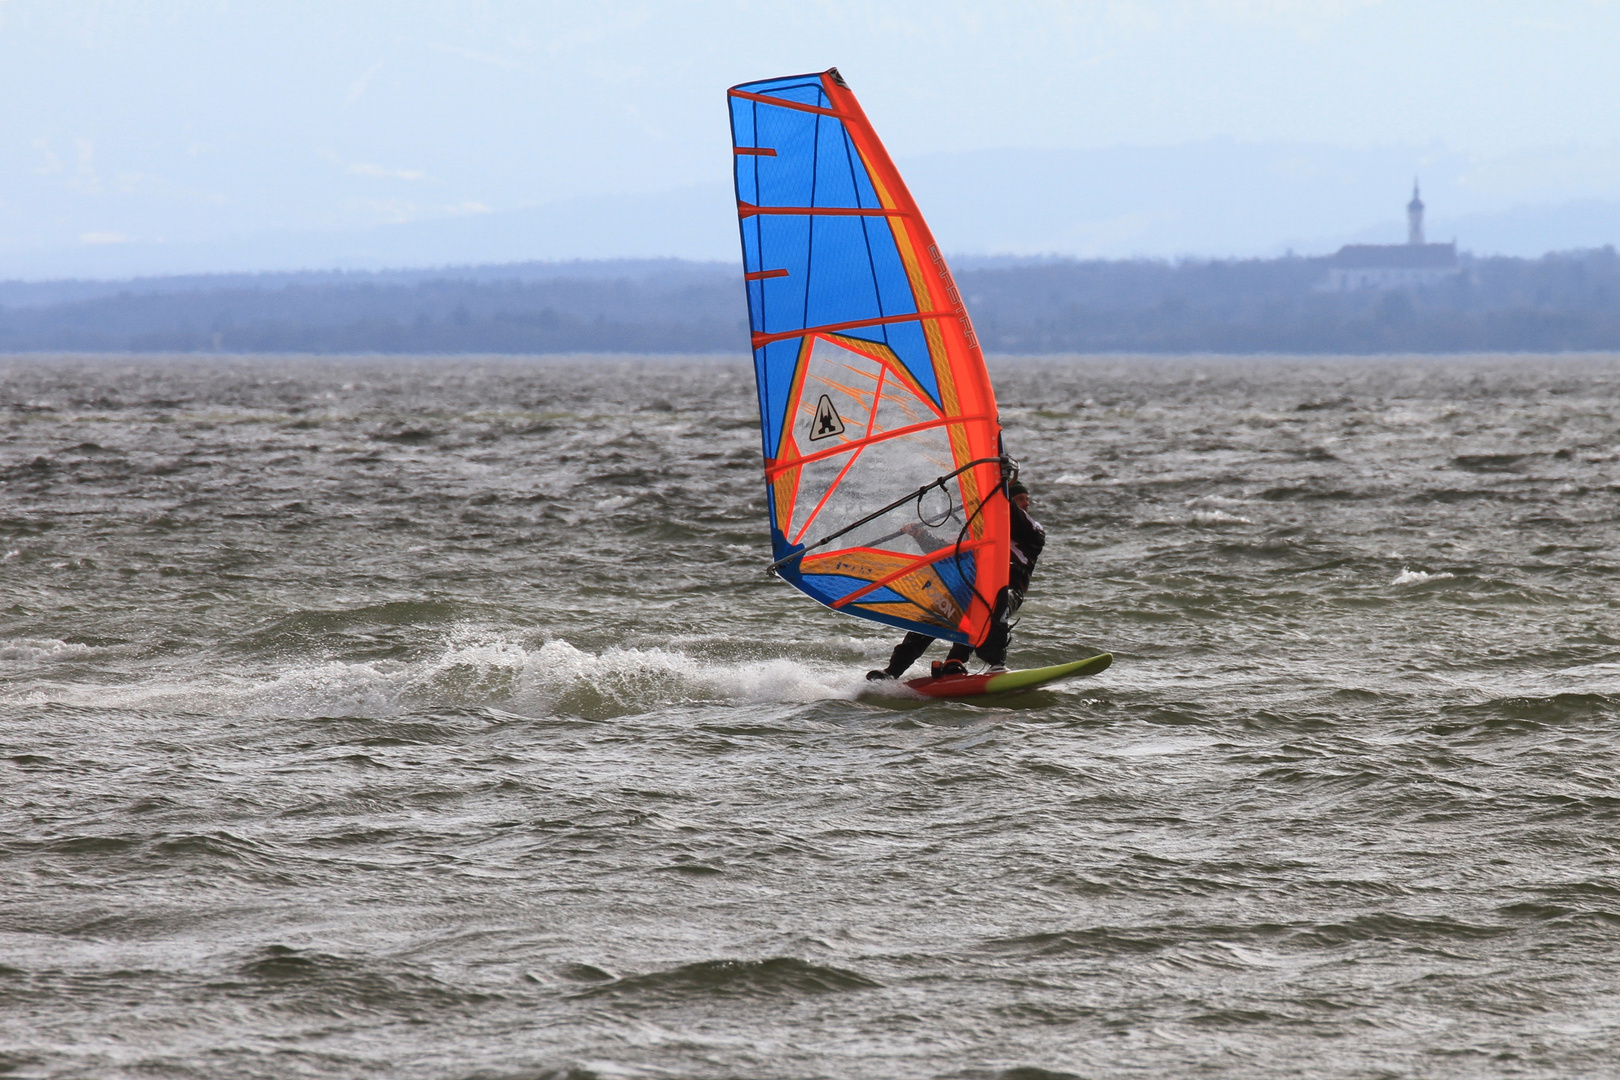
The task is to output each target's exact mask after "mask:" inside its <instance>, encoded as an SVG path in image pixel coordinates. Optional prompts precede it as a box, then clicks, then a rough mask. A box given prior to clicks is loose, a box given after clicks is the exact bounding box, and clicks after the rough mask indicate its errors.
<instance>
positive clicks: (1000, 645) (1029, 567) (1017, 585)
mask: <svg viewBox="0 0 1620 1080" xmlns="http://www.w3.org/2000/svg"><path fill="white" fill-rule="evenodd" d="M1007 510H1008V513H1007V517H1008V520H1009V523H1010V524H1011V525H1012V545H1011V548H1012V552H1011V557H1010V558H1009V559H1008V560H1007V585H1006V587H1005V588H1003V589H1002V590H1001V591H1000V592H998V593H997V594H996V605H995V610H994V611H993V612H992V613H991V617H990V632H989V633H988V634H987V635H985V639H984V644H982V645H980V646H979V647H978V648H974V647H973V646H971V645H966V644H963V643H962V642H956V643H955V644H953V645H952V646H951V652H950V655H949V656H948V657H946V659H947V660H958V661H962V660H966V659H967V658H968V657H969V656H971V655H973V654H974V653H977V654H978V656H979V659H980V660H983V661H984V662H985V663H987V664H989V665H990V666H992V667H994V666H996V665H997V664H1002V663H1005V662H1006V660H1007V642H1008V641H1009V640H1011V638H1012V618H1013V616H1014V615H1016V614H1018V609H1019V608H1020V607H1021V606H1023V603H1024V594H1025V593H1026V592H1028V591H1029V578H1030V575H1031V574H1033V573H1035V560H1037V559H1039V558H1040V557H1041V549H1042V548H1044V547H1045V546H1046V530H1045V529H1043V528H1041V525H1040V522H1038V521H1036V520H1035V519H1034V518H1032V517H1030V516H1029V515H1028V514H1026V513H1025V512H1024V511H1023V509H1022V508H1021V507H1020V506H1019V505H1018V504H1017V503H1013V504H1011V505H1010V506H1009V507H1008V508H1007ZM925 535H926V534H925ZM918 543H920V544H923V547H924V550H928V551H935V550H938V548H940V547H943V546H945V544H944V542H943V541H939V542H937V543H936V544H935V545H934V546H929V545H928V544H927V543H925V542H924V541H923V540H921V539H920V538H919V539H918ZM934 640H935V639H934V638H933V637H932V636H930V635H928V634H922V633H918V632H917V631H915V630H913V631H912V632H911V633H909V634H907V635H906V636H905V638H904V639H902V640H901V642H900V644H898V645H896V646H895V647H894V654H893V655H892V656H890V657H889V666H888V667H887V668H885V669H884V671H885V672H886V673H887V674H888V676H889V677H890V678H891V679H898V678H899V677H900V676H902V675H904V674H905V673H906V669H907V668H908V667H910V666H911V665H912V664H913V663H914V662H916V659H917V657H919V656H921V655H922V654H923V653H924V652H926V651H927V650H928V646H930V645H932V644H933V643H934ZM873 677H874V678H875V677H876V675H875V674H874V675H873Z"/></svg>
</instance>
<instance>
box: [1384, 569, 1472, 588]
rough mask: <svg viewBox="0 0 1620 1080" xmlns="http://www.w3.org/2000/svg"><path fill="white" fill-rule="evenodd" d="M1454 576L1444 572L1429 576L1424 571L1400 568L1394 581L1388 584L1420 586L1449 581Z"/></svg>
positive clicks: (1429, 574)
mask: <svg viewBox="0 0 1620 1080" xmlns="http://www.w3.org/2000/svg"><path fill="white" fill-rule="evenodd" d="M1456 576H1457V575H1456V574H1452V573H1448V572H1446V571H1444V570H1442V571H1440V572H1439V573H1437V574H1431V573H1428V572H1427V571H1424V570H1413V569H1411V568H1410V567H1402V568H1401V572H1400V573H1399V574H1397V575H1395V580H1394V581H1392V582H1390V584H1391V585H1422V584H1423V583H1424V582H1426V581H1449V580H1450V579H1451V578H1454V577H1456Z"/></svg>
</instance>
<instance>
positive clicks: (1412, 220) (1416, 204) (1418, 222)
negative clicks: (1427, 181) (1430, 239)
mask: <svg viewBox="0 0 1620 1080" xmlns="http://www.w3.org/2000/svg"><path fill="white" fill-rule="evenodd" d="M1406 242H1407V243H1408V244H1421V243H1423V200H1422V199H1420V198H1418V182H1417V177H1415V176H1414V177H1412V201H1411V202H1409V203H1407V204H1406Z"/></svg>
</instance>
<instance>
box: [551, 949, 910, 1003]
mask: <svg viewBox="0 0 1620 1080" xmlns="http://www.w3.org/2000/svg"><path fill="white" fill-rule="evenodd" d="M882 985H883V984H882V983H880V982H878V981H876V980H875V979H869V978H867V977H866V976H865V975H862V974H860V973H859V972H855V971H846V970H845V969H843V968H835V967H827V966H823V965H820V964H811V963H808V962H806V961H804V960H799V959H795V958H794V957H790V956H776V957H772V958H770V959H768V960H704V961H701V962H699V963H696V964H683V965H681V966H680V967H677V968H671V969H670V970H668V971H655V972H651V973H649V974H646V975H632V976H629V977H627V978H623V979H614V980H613V981H612V982H610V983H604V984H602V985H601V986H593V987H591V988H590V989H589V990H583V991H581V992H580V993H579V994H578V995H576V996H578V997H582V998H612V999H625V1000H630V1001H635V1002H640V1003H654V1002H681V1001H688V1000H690V999H692V998H694V997H730V998H768V997H804V996H807V995H819V994H832V993H838V992H840V991H848V990H871V989H875V988H877V987H880V986H882Z"/></svg>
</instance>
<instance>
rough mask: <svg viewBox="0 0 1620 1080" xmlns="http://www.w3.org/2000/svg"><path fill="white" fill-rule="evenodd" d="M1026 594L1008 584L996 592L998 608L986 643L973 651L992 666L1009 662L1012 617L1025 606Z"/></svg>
mask: <svg viewBox="0 0 1620 1080" xmlns="http://www.w3.org/2000/svg"><path fill="white" fill-rule="evenodd" d="M1023 603H1024V594H1023V593H1021V592H1018V591H1017V590H1016V589H1014V588H1012V587H1011V586H1008V587H1006V588H1004V589H1002V590H1001V591H1000V592H999V593H997V594H996V610H995V614H994V615H992V616H991V619H990V633H989V634H987V635H985V639H984V644H983V645H980V646H979V647H978V648H977V649H974V650H973V651H974V652H976V653H978V654H979V659H980V660H983V661H984V662H985V663H987V664H989V665H990V666H991V667H1000V666H1001V665H1002V664H1005V663H1006V662H1007V644H1008V642H1010V641H1011V640H1012V617H1013V616H1014V615H1016V614H1018V609H1019V608H1020V607H1022V606H1023Z"/></svg>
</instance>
